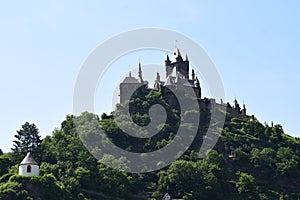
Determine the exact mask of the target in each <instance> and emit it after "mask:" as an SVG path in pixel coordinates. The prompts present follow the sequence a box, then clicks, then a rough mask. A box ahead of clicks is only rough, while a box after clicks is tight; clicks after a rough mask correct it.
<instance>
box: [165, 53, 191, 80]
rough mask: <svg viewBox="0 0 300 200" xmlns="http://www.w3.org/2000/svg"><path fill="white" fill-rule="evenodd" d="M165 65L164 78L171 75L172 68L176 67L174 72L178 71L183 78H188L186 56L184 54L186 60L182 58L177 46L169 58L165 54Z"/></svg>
mask: <svg viewBox="0 0 300 200" xmlns="http://www.w3.org/2000/svg"><path fill="white" fill-rule="evenodd" d="M165 67H166V78H167V77H168V76H170V75H172V73H174V72H173V70H175V69H176V73H179V74H180V75H181V76H183V78H185V79H189V60H188V57H187V56H186V60H183V59H182V56H181V53H180V51H179V49H178V48H175V49H174V51H173V53H172V57H171V59H169V56H167V59H166V60H165ZM173 76H174V75H173Z"/></svg>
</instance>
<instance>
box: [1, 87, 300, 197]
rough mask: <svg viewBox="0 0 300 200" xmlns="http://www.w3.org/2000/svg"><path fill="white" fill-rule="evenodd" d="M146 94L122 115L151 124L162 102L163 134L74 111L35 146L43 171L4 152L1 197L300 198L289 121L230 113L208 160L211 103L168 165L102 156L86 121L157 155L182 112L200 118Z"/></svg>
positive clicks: (298, 159) (299, 160) (299, 163)
mask: <svg viewBox="0 0 300 200" xmlns="http://www.w3.org/2000/svg"><path fill="white" fill-rule="evenodd" d="M143 96H144V97H143V98H138V97H135V98H133V99H132V100H131V101H130V102H129V103H128V102H127V103H124V104H119V105H117V108H116V110H115V111H114V112H113V114H114V117H115V118H119V119H123V118H124V116H123V110H124V108H126V107H127V106H129V108H130V110H131V114H132V118H133V120H134V121H135V122H136V123H137V124H139V125H142V126H144V125H147V123H149V120H150V118H149V115H148V112H147V110H148V109H149V107H150V106H151V105H153V104H156V103H159V104H160V105H162V106H164V108H165V109H166V112H167V121H166V123H165V125H164V127H163V128H162V129H161V130H160V132H159V133H158V134H157V135H155V136H154V137H151V138H143V139H136V138H134V137H132V136H129V135H128V134H126V133H124V132H123V131H122V130H121V129H120V128H119V127H118V126H117V125H116V123H115V122H114V120H113V118H114V117H112V116H111V115H110V114H105V113H104V114H102V116H101V119H100V118H99V117H98V116H96V115H94V114H91V113H82V115H81V116H77V117H76V116H73V115H68V116H67V117H66V119H65V120H64V121H63V122H62V123H61V127H60V128H58V129H55V130H54V131H53V134H52V135H51V136H47V137H45V138H43V140H42V141H41V143H40V145H38V146H37V147H36V148H35V151H34V152H35V153H34V156H35V158H36V160H37V161H38V163H40V176H38V177H22V176H19V175H17V167H18V164H19V163H20V161H21V160H20V158H22V157H24V156H25V154H26V152H25V151H23V152H22V151H20V152H18V151H12V152H11V153H6V154H3V155H1V156H0V199H5V200H9V199H82V200H83V199H91V200H92V199H104V200H105V199H140V200H142V199H162V196H163V195H164V194H165V193H169V194H170V196H171V197H172V198H182V199H237V200H238V199H274V200H275V199H292V200H293V199H294V200H297V199H299V197H300V139H299V138H294V137H291V136H289V135H287V134H285V133H284V131H283V128H282V126H281V125H279V124H276V125H273V124H271V125H268V124H262V123H261V122H259V121H258V120H257V119H256V118H255V117H254V116H250V117H249V118H248V119H240V118H235V117H234V116H232V115H230V114H227V116H226V120H225V125H224V128H223V130H222V133H221V136H220V138H219V140H218V142H217V144H216V145H215V147H214V148H213V150H211V151H209V152H207V154H206V156H205V157H204V158H201V159H200V158H199V154H198V151H199V148H200V146H201V143H202V141H203V136H204V133H205V132H206V131H207V126H208V123H209V121H210V114H211V113H210V110H209V109H205V108H202V109H201V118H200V122H199V129H198V132H197V135H196V137H195V139H194V141H193V144H192V145H191V147H190V148H189V149H188V150H187V151H186V152H185V153H184V155H183V156H181V157H180V158H179V159H177V160H176V161H175V162H173V163H172V164H171V165H169V166H167V167H164V168H163V169H161V170H158V171H155V172H149V173H128V172H124V171H119V170H116V169H112V168H109V167H107V166H106V165H104V164H103V163H102V162H101V161H97V160H96V159H95V158H94V157H93V156H92V155H91V154H90V153H89V151H88V150H87V149H86V148H85V147H84V145H83V144H82V142H81V140H80V137H79V135H78V134H77V131H76V128H78V123H79V122H82V121H85V120H87V121H89V120H90V119H91V118H93V119H95V120H96V123H97V124H98V125H99V126H100V127H101V128H102V129H104V130H105V133H106V134H107V135H108V137H109V138H110V140H111V141H113V142H114V144H116V145H117V146H119V147H121V148H123V149H126V150H127V151H130V152H151V151H154V150H157V149H160V148H161V147H163V146H165V145H167V144H168V143H169V142H170V141H172V140H173V139H174V137H175V133H176V131H177V130H178V126H179V124H178V122H179V119H180V117H183V115H185V117H187V118H188V117H191V118H192V117H193V112H192V111H191V112H188V113H184V114H181V113H180V111H179V110H178V109H176V108H173V107H170V106H169V105H168V103H167V102H166V101H165V100H164V98H163V96H162V95H161V94H160V93H159V92H150V93H148V94H145V95H143ZM201 101H203V100H199V103H202V102H201ZM122 117H123V118H122ZM93 122H94V121H93ZM125 122H126V120H125V121H124V123H125ZM76 125H77V126H76ZM85 126H86V127H81V128H85V129H84V130H86V132H85V133H84V134H85V135H84V136H85V137H91V138H92V139H93V138H94V137H95V136H93V133H94V132H93V131H94V129H93V127H92V125H91V124H89V125H88V126H87V124H85ZM140 134H143V132H141V133H140ZM81 137H82V135H81ZM92 150H93V151H96V150H97V149H96V148H95V147H94V148H93V149H92ZM102 159H103V160H105V162H111V163H113V165H115V166H121V168H122V167H124V166H125V167H126V160H124V158H122V157H120V158H116V157H113V156H109V155H106V156H104V157H103V158H102ZM103 160H102V161H103Z"/></svg>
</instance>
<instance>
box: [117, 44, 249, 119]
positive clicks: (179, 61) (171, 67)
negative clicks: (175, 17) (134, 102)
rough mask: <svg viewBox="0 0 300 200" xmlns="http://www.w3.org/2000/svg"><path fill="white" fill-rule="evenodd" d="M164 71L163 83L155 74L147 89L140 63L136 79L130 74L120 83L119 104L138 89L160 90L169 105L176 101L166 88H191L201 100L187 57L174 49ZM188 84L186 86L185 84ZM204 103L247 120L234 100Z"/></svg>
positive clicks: (199, 88)
mask: <svg viewBox="0 0 300 200" xmlns="http://www.w3.org/2000/svg"><path fill="white" fill-rule="evenodd" d="M165 70H166V78H165V80H164V81H163V80H162V79H161V77H160V74H159V73H158V72H157V74H156V80H155V83H154V88H149V87H148V84H149V83H148V81H146V80H144V79H143V75H142V67H141V63H139V66H138V77H137V78H135V77H133V76H132V74H131V72H129V75H128V76H127V77H125V79H124V80H123V82H121V83H120V103H124V102H125V101H127V100H129V99H130V97H131V95H132V94H133V93H134V91H136V90H137V89H138V88H140V89H143V90H162V91H164V94H165V95H166V96H167V97H168V102H169V103H170V104H171V105H173V106H174V105H175V104H176V100H175V99H174V96H173V95H169V94H168V93H169V92H170V90H168V89H167V86H168V87H172V88H174V89H176V88H183V89H184V88H185V87H191V88H192V89H193V90H194V92H195V94H196V97H197V98H198V99H201V98H202V97H201V87H200V82H199V79H198V78H197V76H196V75H195V71H194V69H192V70H191V77H190V66H189V60H188V56H187V55H186V57H185V59H183V58H182V56H181V53H180V51H179V49H178V48H175V49H174V51H173V53H172V56H171V58H169V55H167V57H166V60H165ZM187 82H188V83H189V84H186V83H187ZM203 100H205V102H206V103H207V102H208V103H209V107H210V108H211V107H212V106H215V107H218V106H219V107H223V108H224V107H226V110H227V112H228V113H230V114H232V115H233V116H236V117H239V118H247V115H246V107H245V104H244V105H243V108H241V107H240V105H239V103H238V102H237V100H236V99H235V100H234V105H233V106H231V105H230V103H228V102H227V103H224V102H223V100H222V99H221V103H216V100H215V99H207V98H204V99H203Z"/></svg>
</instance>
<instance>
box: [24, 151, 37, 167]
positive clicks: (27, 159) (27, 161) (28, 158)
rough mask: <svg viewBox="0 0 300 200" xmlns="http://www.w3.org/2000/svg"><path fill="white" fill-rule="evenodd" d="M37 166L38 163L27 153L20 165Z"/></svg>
mask: <svg viewBox="0 0 300 200" xmlns="http://www.w3.org/2000/svg"><path fill="white" fill-rule="evenodd" d="M28 164H30V165H38V163H37V162H36V161H35V160H34V158H33V157H32V155H31V153H30V152H28V153H27V155H26V156H25V158H24V159H23V160H22V162H21V163H20V165H28Z"/></svg>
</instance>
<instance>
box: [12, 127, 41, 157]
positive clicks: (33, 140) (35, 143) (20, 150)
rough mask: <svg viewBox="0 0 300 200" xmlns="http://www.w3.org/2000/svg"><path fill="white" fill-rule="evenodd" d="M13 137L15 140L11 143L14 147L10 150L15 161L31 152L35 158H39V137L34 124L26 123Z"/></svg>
mask: <svg viewBox="0 0 300 200" xmlns="http://www.w3.org/2000/svg"><path fill="white" fill-rule="evenodd" d="M14 137H15V138H16V140H14V141H13V143H14V145H13V146H14V147H13V148H12V149H11V150H12V151H13V153H14V155H15V156H14V157H15V159H22V157H23V156H25V154H26V153H27V152H28V151H31V152H32V153H33V154H34V155H35V157H39V156H40V155H39V150H40V145H41V136H40V135H39V130H38V128H37V127H36V126H35V124H30V123H29V122H26V123H25V124H24V125H22V128H21V129H20V130H18V131H17V134H16V135H15V136H14Z"/></svg>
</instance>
